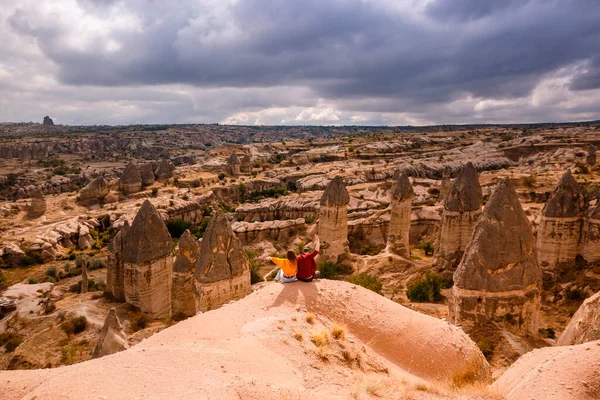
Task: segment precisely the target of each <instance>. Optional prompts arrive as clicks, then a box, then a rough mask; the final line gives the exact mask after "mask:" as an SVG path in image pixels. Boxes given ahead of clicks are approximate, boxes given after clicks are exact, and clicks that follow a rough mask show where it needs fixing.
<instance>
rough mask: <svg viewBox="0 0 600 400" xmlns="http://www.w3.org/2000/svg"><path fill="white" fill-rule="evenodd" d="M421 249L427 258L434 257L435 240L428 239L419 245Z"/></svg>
mask: <svg viewBox="0 0 600 400" xmlns="http://www.w3.org/2000/svg"><path fill="white" fill-rule="evenodd" d="M419 248H420V249H421V250H423V252H424V253H425V255H426V256H432V255H433V252H434V250H435V249H434V247H433V240H431V239H427V240H424V241H422V242H421V243H419Z"/></svg>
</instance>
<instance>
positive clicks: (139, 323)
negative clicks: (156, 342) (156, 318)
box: [129, 313, 152, 332]
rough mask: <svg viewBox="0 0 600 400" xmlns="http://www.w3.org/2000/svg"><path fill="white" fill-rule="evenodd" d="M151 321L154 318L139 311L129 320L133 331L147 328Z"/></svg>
mask: <svg viewBox="0 0 600 400" xmlns="http://www.w3.org/2000/svg"><path fill="white" fill-rule="evenodd" d="M151 321H152V320H151V319H150V317H149V316H147V315H146V314H144V313H139V314H137V315H136V316H135V317H133V318H132V319H131V321H130V322H129V327H130V328H131V330H132V331H134V332H137V331H139V330H140V329H144V328H146V327H147V326H148V324H150V322H151Z"/></svg>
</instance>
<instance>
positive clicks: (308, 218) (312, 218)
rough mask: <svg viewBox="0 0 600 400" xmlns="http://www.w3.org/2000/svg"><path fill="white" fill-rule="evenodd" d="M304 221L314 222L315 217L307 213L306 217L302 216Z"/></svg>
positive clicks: (308, 223) (307, 222) (309, 223)
mask: <svg viewBox="0 0 600 400" xmlns="http://www.w3.org/2000/svg"><path fill="white" fill-rule="evenodd" d="M304 222H305V223H306V225H311V224H312V223H313V222H315V217H311V216H310V215H309V216H308V217H305V218H304Z"/></svg>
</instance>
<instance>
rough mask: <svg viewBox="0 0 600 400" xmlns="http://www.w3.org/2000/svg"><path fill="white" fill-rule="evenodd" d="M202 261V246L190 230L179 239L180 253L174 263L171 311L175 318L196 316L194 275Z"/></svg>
mask: <svg viewBox="0 0 600 400" xmlns="http://www.w3.org/2000/svg"><path fill="white" fill-rule="evenodd" d="M199 260H200V246H199V245H198V242H197V241H196V239H195V238H194V236H192V234H191V233H190V231H189V230H186V231H185V232H184V233H183V235H182V236H181V238H180V239H179V252H178V254H177V258H176V259H175V262H174V263H173V283H172V286H171V310H172V314H173V315H174V316H178V317H191V316H194V315H196V301H195V298H194V273H195V272H196V265H197V264H198V261H199Z"/></svg>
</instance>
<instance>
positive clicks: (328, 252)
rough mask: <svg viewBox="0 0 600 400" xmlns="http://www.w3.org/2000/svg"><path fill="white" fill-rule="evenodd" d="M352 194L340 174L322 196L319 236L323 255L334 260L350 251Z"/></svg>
mask: <svg viewBox="0 0 600 400" xmlns="http://www.w3.org/2000/svg"><path fill="white" fill-rule="evenodd" d="M349 202H350V195H349V194H348V191H347V190H346V186H344V182H343V181H342V178H341V177H340V176H336V177H335V178H333V179H332V180H331V182H329V185H327V188H326V189H325V191H324V192H323V196H321V202H320V207H319V237H320V239H321V243H322V245H321V256H322V257H323V258H324V259H330V260H332V261H334V262H336V261H337V259H338V257H339V256H340V255H342V254H344V253H348V252H349V248H348V247H349V244H348V203H349Z"/></svg>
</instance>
